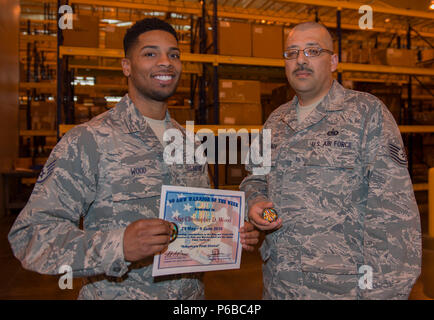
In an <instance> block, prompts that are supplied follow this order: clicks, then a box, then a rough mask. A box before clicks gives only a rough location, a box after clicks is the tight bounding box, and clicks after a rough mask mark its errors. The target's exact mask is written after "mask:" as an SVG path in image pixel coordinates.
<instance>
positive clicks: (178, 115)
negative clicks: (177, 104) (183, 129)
mask: <svg viewBox="0 0 434 320" xmlns="http://www.w3.org/2000/svg"><path fill="white" fill-rule="evenodd" d="M194 111H195V110H194V109H191V108H170V107H169V113H170V116H171V117H172V119H174V120H175V121H176V122H178V123H179V124H180V125H185V123H186V122H187V121H195V112H194Z"/></svg>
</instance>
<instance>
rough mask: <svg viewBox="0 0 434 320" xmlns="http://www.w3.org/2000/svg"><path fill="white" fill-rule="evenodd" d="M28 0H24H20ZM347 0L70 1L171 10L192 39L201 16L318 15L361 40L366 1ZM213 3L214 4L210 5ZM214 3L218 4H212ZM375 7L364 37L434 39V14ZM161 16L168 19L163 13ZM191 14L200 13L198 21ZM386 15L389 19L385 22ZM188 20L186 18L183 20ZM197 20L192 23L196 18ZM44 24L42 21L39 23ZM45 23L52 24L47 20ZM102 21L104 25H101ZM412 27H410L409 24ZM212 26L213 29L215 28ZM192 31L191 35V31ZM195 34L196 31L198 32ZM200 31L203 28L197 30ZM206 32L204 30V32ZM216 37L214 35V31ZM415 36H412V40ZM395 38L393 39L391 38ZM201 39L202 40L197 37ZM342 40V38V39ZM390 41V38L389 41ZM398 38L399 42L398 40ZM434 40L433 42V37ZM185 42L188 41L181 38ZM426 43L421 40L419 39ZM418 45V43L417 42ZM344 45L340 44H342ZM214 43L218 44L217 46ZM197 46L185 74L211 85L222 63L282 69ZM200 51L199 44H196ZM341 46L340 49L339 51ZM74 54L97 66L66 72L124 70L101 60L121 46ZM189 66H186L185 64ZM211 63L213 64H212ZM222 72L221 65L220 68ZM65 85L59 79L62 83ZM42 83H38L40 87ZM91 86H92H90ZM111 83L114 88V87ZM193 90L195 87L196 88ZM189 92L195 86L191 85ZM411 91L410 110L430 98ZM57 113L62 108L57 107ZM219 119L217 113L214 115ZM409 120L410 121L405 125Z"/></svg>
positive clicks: (347, 66) (286, 18) (65, 53)
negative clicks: (92, 59)
mask: <svg viewBox="0 0 434 320" xmlns="http://www.w3.org/2000/svg"><path fill="white" fill-rule="evenodd" d="M22 1H23V2H24V0H22ZM25 2H29V3H30V2H36V3H45V2H49V3H51V4H53V5H56V4H57V1H45V0H37V1H34V0H28V1H25ZM353 2H354V1H353ZM353 2H352V3H349V2H347V1H327V0H297V1H286V0H280V1H266V0H251V1H238V0H225V1H202V2H199V1H196V0H184V1H164V0H158V1H157V0H147V1H142V2H140V1H116V2H115V1H103V0H70V1H68V4H70V5H73V8H74V10H76V9H77V11H78V12H81V13H84V12H92V13H93V14H96V15H98V14H99V15H100V18H104V19H117V20H119V21H132V20H134V17H135V14H136V15H137V17H138V16H141V17H143V16H144V14H146V12H148V13H149V12H160V13H162V14H164V15H166V16H167V15H168V14H169V13H170V14H171V15H170V16H173V14H177V15H179V17H176V18H172V19H173V20H172V22H173V21H175V22H176V24H178V25H183V26H185V25H187V26H190V30H189V31H186V30H179V31H180V33H182V34H183V35H185V36H187V37H188V36H189V35H190V37H191V38H192V39H193V36H192V35H193V30H192V29H193V28H194V23H196V28H198V26H199V25H200V28H204V26H205V23H206V21H205V23H203V24H199V20H200V19H201V18H203V17H205V19H204V20H206V19H209V20H210V21H208V23H209V25H212V26H215V25H216V21H217V19H229V20H231V19H232V20H248V21H250V22H253V23H265V24H277V25H282V26H288V25H291V24H295V23H299V22H302V21H306V20H312V19H313V18H316V19H318V20H319V21H320V22H322V23H323V24H324V25H326V26H327V27H329V28H331V29H334V28H337V31H338V32H337V34H338V35H339V34H341V32H342V31H349V34H348V39H350V41H356V40H357V39H358V37H359V38H360V32H358V31H360V29H359V26H358V20H359V17H360V14H359V13H358V9H359V7H360V6H361V5H363V4H365V3H363V1H360V4H359V3H353ZM211 4H212V5H211ZM214 5H215V6H214ZM371 7H372V8H373V10H374V28H373V29H372V30H365V31H363V32H364V35H366V34H369V35H370V37H371V38H374V37H375V39H376V41H377V42H378V43H388V41H389V39H390V37H392V35H393V37H395V35H397V36H398V38H399V37H401V36H403V37H404V36H405V37H407V41H408V42H409V41H412V43H415V40H416V39H415V38H414V37H415V36H418V37H419V36H422V37H425V38H428V39H430V38H434V25H433V23H432V22H433V21H434V13H432V12H422V11H417V10H404V9H397V8H393V7H387V6H383V5H377V4H373V5H371ZM161 17H164V16H163V15H161ZM193 17H196V18H197V20H195V19H194V18H193ZM386 17H387V18H390V21H389V22H386V21H385V20H386ZM183 18H184V19H183ZM193 21H194V22H193ZM40 23H44V22H40ZM46 23H52V22H47V21H46ZM100 25H103V24H102V23H100ZM409 26H411V28H409ZM213 29H214V28H213ZM189 32H190V34H189ZM195 32H197V30H195ZM198 33H200V32H198ZM202 34H203V33H202ZM213 37H214V39H216V34H213ZM412 37H413V39H411V38H412ZM392 39H393V38H392ZM198 40H199V41H200V40H201V39H198ZM338 40H340V37H339V38H338ZM390 41H391V40H390ZM399 41H400V40H399ZM430 41H432V40H430ZM182 42H184V41H182ZM420 42H423V41H422V40H420V41H419V43H420ZM419 43H417V45H418V46H419ZM340 46H341V48H342V43H341V45H340ZM214 47H215V46H214ZM200 49H201V50H199V51H200V52H201V53H200V54H199V53H188V52H182V61H183V64H184V73H190V74H193V75H196V76H197V77H199V78H200V79H204V78H205V77H207V76H208V77H210V71H209V70H212V69H213V68H214V71H212V72H211V75H212V74H214V78H210V79H211V83H213V86H215V85H216V83H217V82H216V81H218V78H216V77H217V74H218V67H219V66H224V67H227V66H234V68H236V67H237V66H245V67H246V66H247V67H248V66H251V67H255V66H261V67H264V68H270V69H272V68H283V66H284V60H283V59H265V58H252V57H234V56H222V55H218V54H217V52H215V51H214V52H213V54H210V53H208V52H207V50H206V49H205V50H204V48H203V47H202V48H200ZM196 50H197V48H196ZM341 50H342V49H339V48H338V51H339V52H340V51H341ZM73 56H87V57H98V59H99V60H101V61H99V62H98V64H97V65H83V64H80V63H71V62H70V63H69V66H68V70H75V72H78V71H79V70H80V72H86V70H87V71H90V70H112V71H115V70H117V71H120V70H121V68H120V66H113V65H109V66H107V65H104V62H103V61H102V60H103V59H105V58H115V59H120V58H122V57H123V50H116V49H103V48H74V47H63V46H60V47H59V57H60V58H63V57H73ZM186 65H188V67H187V68H186V67H185V66H186ZM206 65H207V66H208V67H207V68H208V74H206V73H205V71H206V70H204V69H205V68H204V66H206ZM209 67H211V68H209ZM220 70H221V69H220ZM204 73H205V74H204ZM413 76H419V77H421V78H424V79H428V80H427V81H431V80H430V79H432V77H434V69H427V68H419V67H411V68H409V67H394V66H383V65H381V66H379V65H368V64H357V63H343V62H341V63H340V64H339V67H338V72H337V77H338V79H339V80H340V81H342V80H350V81H354V82H359V81H362V82H373V83H376V82H388V83H395V84H398V85H407V86H411V85H412V77H413ZM58 85H59V86H60V85H61V84H60V83H59V84H58ZM31 86H32V85H31V84H23V85H22V87H23V88H26V87H28V88H31ZM37 86H38V85H36V87H37ZM39 86H40V87H39V88H38V90H43V89H46V90H49V91H50V92H52V87H51V89H49V88H48V87H49V86H50V85H47V86H46V87H45V86H44V85H43V84H41V85H39ZM91 87H93V88H91ZM110 87H111V88H110ZM125 88H126V87H125V86H119V85H118V86H111V85H102V86H101V85H95V86H89V87H87V86H76V87H75V88H74V92H75V93H76V94H80V93H87V94H92V95H94V96H96V95H98V94H99V93H98V92H106V90H118V91H119V90H124V89H125ZM192 88H193V87H192ZM188 90H189V88H182V89H180V90H179V92H184V93H186V92H187V91H188ZM190 90H191V88H190ZM195 90H198V92H199V95H200V97H199V101H200V103H201V108H203V104H204V103H205V98H204V97H206V94H203V92H205V86H204V85H202V86H199V88H197V87H195ZM409 93H410V95H409V99H408V95H403V99H407V100H408V101H409V102H408V105H409V107H408V108H410V109H411V101H412V100H416V99H422V98H423V99H428V98H429V96H427V95H426V94H424V95H418V96H414V95H412V92H411V90H410V92H409ZM214 95H215V96H214V99H212V100H214V104H215V105H217V108H215V109H214V110H217V111H216V112H218V92H217V90H214ZM58 110H59V111H61V110H62V109H61V108H60V106H59V109H58ZM215 118H216V117H215ZM406 124H407V123H406Z"/></svg>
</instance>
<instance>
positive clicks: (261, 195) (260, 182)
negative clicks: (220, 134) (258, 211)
mask: <svg viewBox="0 0 434 320" xmlns="http://www.w3.org/2000/svg"><path fill="white" fill-rule="evenodd" d="M265 126H266V124H265V125H264V128H265ZM262 137H263V131H261V133H260V135H259V136H258V137H257V138H256V139H258V141H257V143H253V141H252V144H251V148H250V158H252V154H254V153H256V154H260V151H259V150H255V149H260V150H262V149H263V141H264V140H263V139H262ZM252 139H253V137H252ZM248 160H249V161H247V164H246V165H245V169H246V171H247V172H249V174H248V176H247V177H246V178H244V180H243V181H242V182H241V184H240V190H241V191H244V192H245V196H246V212H249V208H250V207H251V206H253V205H254V204H255V203H257V202H260V201H269V200H268V199H267V197H268V182H267V174H268V173H269V172H270V169H271V164H270V166H264V164H263V163H262V164H254V163H253V161H251V160H250V159H248Z"/></svg>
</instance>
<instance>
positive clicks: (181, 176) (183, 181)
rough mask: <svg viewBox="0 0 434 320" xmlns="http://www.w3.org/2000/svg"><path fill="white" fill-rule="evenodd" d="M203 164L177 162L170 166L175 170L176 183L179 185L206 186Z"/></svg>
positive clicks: (206, 176) (206, 175)
mask: <svg viewBox="0 0 434 320" xmlns="http://www.w3.org/2000/svg"><path fill="white" fill-rule="evenodd" d="M205 166H206V165H205V164H204V165H202V164H197V163H194V164H177V165H174V166H172V167H171V168H170V170H172V171H176V172H175V174H174V176H175V177H176V180H177V181H176V184H177V185H181V186H190V187H201V188H208V186H209V184H208V180H209V179H208V174H207V173H206V168H205Z"/></svg>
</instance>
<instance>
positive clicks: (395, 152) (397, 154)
mask: <svg viewBox="0 0 434 320" xmlns="http://www.w3.org/2000/svg"><path fill="white" fill-rule="evenodd" d="M388 147H389V155H390V157H391V158H392V160H393V161H395V162H396V163H397V164H399V165H400V166H404V167H406V166H407V162H408V161H407V156H406V154H405V151H404V150H402V148H401V147H400V146H397V145H395V144H393V143H389V145H388Z"/></svg>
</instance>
